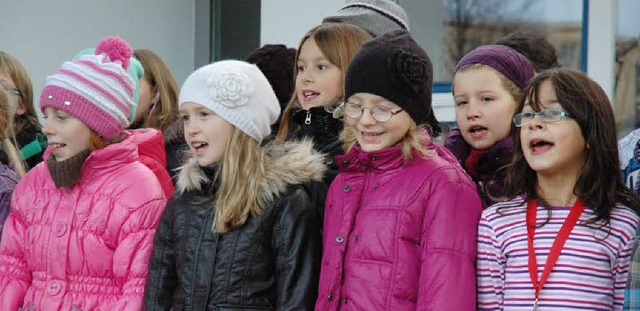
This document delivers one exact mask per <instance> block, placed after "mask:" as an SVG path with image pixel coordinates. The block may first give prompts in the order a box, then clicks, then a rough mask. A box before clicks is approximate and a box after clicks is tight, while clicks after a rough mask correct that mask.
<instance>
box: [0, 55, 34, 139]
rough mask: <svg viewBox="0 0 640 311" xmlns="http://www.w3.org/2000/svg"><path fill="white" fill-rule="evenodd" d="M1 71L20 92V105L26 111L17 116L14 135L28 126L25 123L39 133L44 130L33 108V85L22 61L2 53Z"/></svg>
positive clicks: (0, 60)
mask: <svg viewBox="0 0 640 311" xmlns="http://www.w3.org/2000/svg"><path fill="white" fill-rule="evenodd" d="M0 71H2V72H4V73H5V74H7V75H8V76H9V77H10V78H11V80H13V83H14V84H15V85H16V89H18V91H20V105H22V107H23V108H24V110H25V113H24V114H23V115H21V116H19V115H16V116H15V120H14V122H13V134H14V135H15V133H18V132H19V131H20V130H22V128H24V127H25V126H26V124H25V122H27V123H29V124H30V125H32V126H34V127H35V128H36V129H37V130H38V131H41V130H42V127H41V126H40V121H38V115H37V114H36V109H35V107H34V106H33V84H32V82H31V78H30V77H29V74H28V73H27V70H26V69H25V68H24V66H22V64H21V63H20V61H18V59H16V58H15V57H13V56H11V55H9V54H8V53H6V52H3V51H0Z"/></svg>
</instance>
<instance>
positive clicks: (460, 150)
mask: <svg viewBox="0 0 640 311" xmlns="http://www.w3.org/2000/svg"><path fill="white" fill-rule="evenodd" d="M445 146H446V147H447V149H449V150H451V152H452V153H453V154H454V155H455V156H456V158H458V159H459V160H460V161H462V162H464V160H465V159H466V158H467V157H468V156H469V154H470V153H471V146H470V145H469V144H468V143H467V142H466V141H465V140H464V138H463V137H462V133H461V132H460V130H458V129H454V130H451V131H450V132H449V134H448V135H447V139H446V142H445ZM513 148H514V146H513V139H512V138H511V136H507V137H506V138H504V139H502V140H500V141H498V142H496V143H495V144H494V145H493V146H491V147H490V148H489V149H488V150H487V153H486V154H485V155H484V157H483V158H487V159H490V158H500V159H501V161H499V162H500V163H495V164H499V165H498V167H502V166H503V165H504V164H506V162H508V161H509V160H510V156H505V155H511V154H512V153H513ZM483 162H484V161H483ZM488 162H491V163H493V162H495V161H488Z"/></svg>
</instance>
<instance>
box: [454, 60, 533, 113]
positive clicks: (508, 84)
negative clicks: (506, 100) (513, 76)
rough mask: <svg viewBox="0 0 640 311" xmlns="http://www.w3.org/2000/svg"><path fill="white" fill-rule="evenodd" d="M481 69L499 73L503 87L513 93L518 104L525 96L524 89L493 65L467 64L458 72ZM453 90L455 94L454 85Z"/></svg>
mask: <svg viewBox="0 0 640 311" xmlns="http://www.w3.org/2000/svg"><path fill="white" fill-rule="evenodd" d="M479 69H489V70H491V71H493V72H495V73H496V74H498V78H499V79H500V82H502V87H503V88H504V89H505V90H507V92H509V94H511V97H512V98H513V100H514V101H515V103H516V104H518V102H519V101H520V99H521V98H522V96H523V94H524V93H523V92H522V89H521V88H520V87H519V86H518V85H517V84H515V83H514V82H513V81H511V80H509V78H507V76H505V75H503V74H502V73H501V72H500V71H498V70H495V69H494V68H493V67H491V66H487V65H485V64H477V63H476V64H469V65H465V66H463V67H462V68H460V69H459V70H458V71H457V72H456V73H458V72H466V71H471V70H479ZM451 92H452V93H453V94H454V95H455V90H454V89H453V86H452V88H451Z"/></svg>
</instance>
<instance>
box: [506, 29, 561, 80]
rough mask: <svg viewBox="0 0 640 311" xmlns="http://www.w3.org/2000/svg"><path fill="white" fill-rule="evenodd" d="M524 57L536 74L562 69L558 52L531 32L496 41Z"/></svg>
mask: <svg viewBox="0 0 640 311" xmlns="http://www.w3.org/2000/svg"><path fill="white" fill-rule="evenodd" d="M495 44H498V45H505V46H508V47H510V48H512V49H514V50H516V51H517V52H518V53H520V54H522V55H524V57H526V58H527V59H528V60H529V62H531V65H533V69H534V70H535V71H536V72H540V71H542V70H546V69H551V68H556V67H560V64H559V63H558V50H557V49H556V48H555V47H554V46H553V45H552V44H551V42H549V41H548V40H547V39H545V38H544V37H542V36H539V35H536V34H533V33H529V32H516V33H512V34H510V35H508V36H506V37H503V38H501V39H499V40H498V41H496V43H495Z"/></svg>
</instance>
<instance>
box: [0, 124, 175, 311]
mask: <svg viewBox="0 0 640 311" xmlns="http://www.w3.org/2000/svg"><path fill="white" fill-rule="evenodd" d="M128 135H132V134H128ZM48 153H50V152H47V154H48ZM45 157H47V155H45ZM165 204H166V199H165V196H164V192H163V190H162V188H161V187H160V184H159V182H158V179H157V178H156V177H155V176H154V174H153V173H152V172H151V171H150V170H149V169H148V168H147V167H145V166H144V165H143V164H142V163H140V162H139V160H138V149H137V146H136V144H135V143H134V140H133V139H132V137H131V136H129V137H128V138H127V139H125V140H124V141H123V142H120V143H117V144H112V145H109V146H107V147H106V148H104V149H101V150H97V151H94V152H92V153H91V155H89V157H88V158H87V159H86V160H85V162H84V164H83V166H82V177H81V179H80V181H79V182H78V183H77V184H75V185H73V186H71V187H65V188H60V189H58V188H56V187H55V185H54V183H53V180H52V179H51V175H50V174H49V169H48V168H47V165H46V159H45V162H42V163H41V164H39V165H38V166H36V167H35V168H33V169H32V170H31V171H29V173H28V174H27V175H25V176H24V178H23V179H22V180H21V181H20V183H19V184H18V186H17V187H16V188H15V191H14V193H13V199H12V208H13V212H12V213H11V215H9V218H8V219H7V221H6V223H5V228H4V232H3V235H2V240H1V242H0V310H17V309H18V308H20V307H22V308H23V309H21V310H140V309H141V307H142V297H143V292H144V285H145V280H146V276H147V266H148V261H149V257H150V255H151V251H152V248H153V236H154V233H155V229H156V227H157V225H158V221H159V218H160V216H161V214H162V211H163V209H164V206H165Z"/></svg>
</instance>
